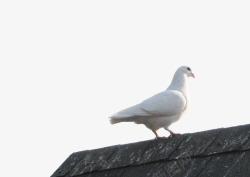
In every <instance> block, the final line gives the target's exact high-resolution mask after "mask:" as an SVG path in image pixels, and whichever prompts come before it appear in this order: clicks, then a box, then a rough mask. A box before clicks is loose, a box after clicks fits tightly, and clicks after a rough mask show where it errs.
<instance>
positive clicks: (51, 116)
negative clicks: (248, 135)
mask: <svg viewBox="0 0 250 177" xmlns="http://www.w3.org/2000/svg"><path fill="white" fill-rule="evenodd" d="M249 9H250V3H249V1H243V0H238V1H231V0H225V1H221V0H210V1H198V0H197V1H161V0H160V1H147V0H143V1H137V0H133V1H132V0H131V1H130V0H126V1H78V0H76V1H65V0H60V1H59V0H54V1H53V0H52V1H51V0H50V1H47V0H43V1H9V0H8V1H7V0H2V1H1V2H0V118H1V124H0V136H1V150H0V166H1V176H4V177H7V176H25V177H34V176H36V177H44V176H50V175H52V173H53V172H54V171H55V170H56V169H57V168H58V167H59V166H60V165H61V164H62V162H63V161H64V160H65V159H66V158H67V157H68V156H69V155H70V154H71V153H73V152H77V151H81V150H86V149H94V148H100V147H104V146H111V145H115V144H125V143H131V142H137V141H143V140H148V139H153V138H154V134H153V133H152V132H151V131H150V130H148V129H146V128H145V127H144V126H143V125H135V124H133V123H123V124H117V125H110V124H109V121H108V117H109V116H110V115H112V114H113V113H115V112H117V111H119V110H121V109H124V108H126V107H128V106H132V105H134V104H137V103H139V102H140V101H142V100H144V99H146V98H148V97H150V96H152V95H153V94H156V93H157V92H160V91H163V90H165V89H166V88H167V87H168V85H169V84H170V82H171V79H172V76H173V74H174V72H175V70H176V69H177V68H178V67H179V66H181V65H189V66H190V67H191V68H192V69H193V72H194V74H195V75H196V78H195V79H193V78H190V79H189V83H190V98H191V103H190V107H189V110H188V111H187V113H186V114H185V115H184V116H183V117H182V119H181V120H180V121H179V122H177V123H176V124H174V125H173V126H172V130H173V131H175V132H180V133H190V132H197V131H204V130H209V129H214V128H221V127H229V126H236V125H242V124H248V123H249V99H250V93H249V90H250V84H249V72H250V65H249V59H250V50H249V49H250V32H249V31H250V11H249ZM159 133H160V134H161V135H167V132H165V131H163V130H162V131H160V132H159Z"/></svg>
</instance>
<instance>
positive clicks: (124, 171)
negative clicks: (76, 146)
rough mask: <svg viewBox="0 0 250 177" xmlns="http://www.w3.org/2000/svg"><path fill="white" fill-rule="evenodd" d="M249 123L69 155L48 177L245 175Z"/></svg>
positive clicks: (249, 171)
mask: <svg viewBox="0 0 250 177" xmlns="http://www.w3.org/2000/svg"><path fill="white" fill-rule="evenodd" d="M249 136H250V124H248V125H242V126H237V127H230V128H220V129H215V130H209V131H204V132H198V133H191V134H183V135H180V136H176V137H172V138H168V139H158V140H148V141H142V142H137V143H132V144H125V145H116V146H111V147H105V148H101V149H95V150H86V151H81V152H76V153H73V154H71V155H70V156H69V157H68V158H67V159H66V161H65V162H64V163H63V164H62V165H61V166H60V167H59V168H58V169H57V170H56V171H55V173H54V174H53V175H52V176H51V177H146V176H150V177H151V176H152V177H158V176H159V177H161V176H162V177H184V176H185V177H193V176H195V177H196V176H200V177H217V176H218V177H250V138H249Z"/></svg>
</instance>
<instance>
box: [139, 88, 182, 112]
mask: <svg viewBox="0 0 250 177" xmlns="http://www.w3.org/2000/svg"><path fill="white" fill-rule="evenodd" d="M186 104H187V102H186V98H185V97H184V95H183V94H182V93H181V92H179V91H176V90H166V91H164V92H161V93H158V94H156V95H154V96H152V97H150V98H148V99H146V100H145V101H143V102H142V103H141V104H140V105H141V108H142V110H144V111H146V112H148V113H149V114H151V116H152V115H153V116H172V115H175V114H178V113H180V112H182V111H184V110H185V108H186Z"/></svg>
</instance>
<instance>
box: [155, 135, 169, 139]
mask: <svg viewBox="0 0 250 177" xmlns="http://www.w3.org/2000/svg"><path fill="white" fill-rule="evenodd" d="M167 138H168V137H166V136H158V137H155V139H156V140H157V139H167Z"/></svg>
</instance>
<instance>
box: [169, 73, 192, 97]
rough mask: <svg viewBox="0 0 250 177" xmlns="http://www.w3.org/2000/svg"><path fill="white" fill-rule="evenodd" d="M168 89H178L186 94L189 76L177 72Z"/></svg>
mask: <svg viewBox="0 0 250 177" xmlns="http://www.w3.org/2000/svg"><path fill="white" fill-rule="evenodd" d="M168 90H178V91H180V92H182V93H183V94H184V95H186V90H187V76H186V75H185V74H183V73H179V72H176V73H175V75H174V77H173V80H172V82H171V84H170V86H169V87H168Z"/></svg>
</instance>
